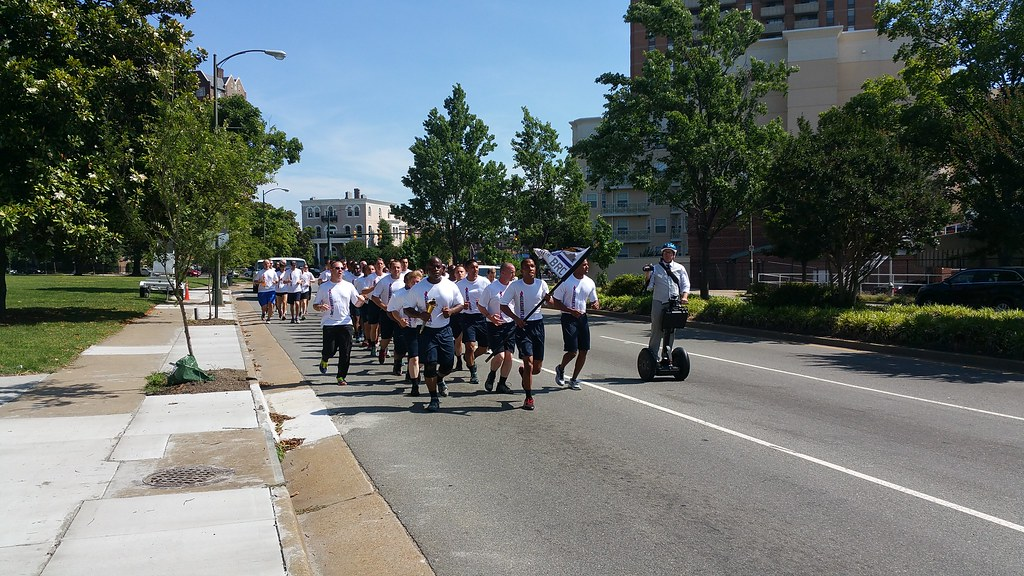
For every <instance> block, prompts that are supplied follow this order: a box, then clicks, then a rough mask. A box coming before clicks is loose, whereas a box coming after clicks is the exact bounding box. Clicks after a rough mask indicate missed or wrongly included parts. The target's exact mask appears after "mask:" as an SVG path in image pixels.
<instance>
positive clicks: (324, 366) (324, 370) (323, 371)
mask: <svg viewBox="0 0 1024 576" xmlns="http://www.w3.org/2000/svg"><path fill="white" fill-rule="evenodd" d="M320 373H321V374H327V360H321V361H320Z"/></svg>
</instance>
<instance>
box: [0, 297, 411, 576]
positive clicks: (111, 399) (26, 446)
mask: <svg viewBox="0 0 1024 576" xmlns="http://www.w3.org/2000/svg"><path fill="white" fill-rule="evenodd" d="M191 296H192V298H193V302H192V304H191V305H190V306H192V307H198V310H199V317H200V318H206V317H207V304H205V303H203V302H202V301H201V299H202V297H203V296H204V295H203V294H196V293H193V294H192V295H191ZM196 299H199V300H200V301H199V302H195V300H196ZM234 313H235V310H234V305H233V303H232V302H231V301H230V295H229V296H228V302H226V305H225V307H224V308H222V309H221V314H220V317H221V318H223V319H232V323H230V324H224V325H212V326H192V327H191V328H190V332H191V334H192V344H193V349H194V350H195V355H196V357H197V360H198V361H199V364H200V366H201V367H203V368H204V369H219V368H235V369H245V370H248V373H249V375H250V376H251V378H250V382H251V386H250V389H249V390H243V391H237V392H215V393H206V394H184V395H168V396H151V397H147V396H145V395H143V393H142V389H143V386H144V385H145V377H146V376H147V375H149V374H151V373H153V372H157V371H163V372H166V371H169V370H170V365H169V363H170V362H173V361H174V360H176V359H178V358H180V357H181V356H184V355H185V353H186V352H185V350H186V348H185V344H184V331H183V329H182V327H181V315H180V312H179V311H178V309H177V308H176V307H174V306H171V305H166V306H165V305H161V306H157V307H156V308H155V309H154V310H152V311H151V312H150V313H149V314H148V315H147V316H146V317H144V318H142V319H140V320H138V321H136V322H133V323H131V324H128V325H126V326H125V327H124V329H123V330H122V331H120V332H119V333H117V334H115V335H113V336H111V337H110V338H107V339H106V340H104V341H103V342H102V343H100V344H98V345H96V346H93V347H92V348H90V349H88V350H86V351H85V352H84V353H83V354H81V355H80V356H79V357H78V358H77V359H76V360H75V361H74V362H73V363H72V364H70V365H69V366H68V367H66V368H65V369H63V370H61V371H60V372H57V373H55V374H51V375H40V376H28V377H12V378H0V482H2V483H3V486H4V495H3V498H2V500H0V518H3V528H4V529H3V530H2V531H0V574H3V575H4V576H21V575H38V574H43V575H45V576H51V575H61V574H104V575H120V574H125V575H128V574H131V575H137V574H147V575H162V574H167V575H171V574H174V575H177V574H216V575H219V576H229V575H235V574H237V575H240V576H241V575H254V574H259V575H262V574H267V575H280V574H298V575H304V574H314V573H317V572H320V573H325V572H322V571H320V570H317V571H316V572H315V571H314V568H313V567H312V566H311V565H310V564H309V560H308V557H307V554H306V549H305V542H304V537H303V534H302V533H301V532H300V530H299V528H298V523H297V520H296V515H295V513H294V510H293V508H292V503H291V499H290V497H289V492H288V488H287V486H286V484H285V479H284V475H283V470H282V467H281V464H280V462H279V460H278V457H277V452H276V447H275V444H274V428H273V424H272V422H271V420H270V418H269V414H268V411H267V410H268V408H267V402H266V399H265V398H264V397H263V394H262V392H261V390H260V387H259V385H258V382H257V379H256V378H257V374H256V370H255V367H254V366H253V364H252V362H251V360H250V359H249V356H248V351H247V349H246V347H245V345H244V340H243V338H242V333H241V328H240V326H239V325H238V324H237V322H234V321H233V319H234V317H235V316H234ZM188 315H189V317H190V318H192V317H193V312H192V310H189V311H188ZM282 405H283V406H284V408H286V409H288V410H292V411H297V410H300V409H307V408H308V409H310V412H311V413H313V412H318V411H319V412H322V411H323V407H322V405H321V406H320V407H319V408H315V407H314V408H310V407H309V406H306V405H303V407H302V408H299V407H296V406H294V405H289V404H288V403H287V402H286V401H285V400H284V399H282ZM284 408H283V409H284ZM297 420H298V418H297ZM303 420H305V418H304V419H303ZM315 426H317V427H320V429H321V432H319V434H320V435H321V436H322V437H325V438H326V437H329V436H330V437H335V438H336V439H337V441H340V436H338V434H337V430H336V429H335V428H334V426H333V424H332V423H331V422H330V420H329V419H327V421H326V422H324V421H323V420H322V419H320V420H317V421H316V425H315ZM304 433H305V432H304ZM309 436H310V438H307V441H310V444H311V445H315V444H316V442H315V440H316V439H315V437H314V435H313V434H310V435H309ZM341 444H343V442H341ZM345 449H346V450H347V447H345ZM349 454H350V453H349ZM346 464H347V465H348V466H350V467H352V468H354V469H355V470H356V471H358V473H359V474H361V470H359V467H358V463H356V462H355V461H354V459H352V460H351V462H347V463H346ZM334 473H335V471H333V470H331V474H334ZM363 484H364V485H367V484H369V482H368V481H367V480H366V479H365V477H364V478H363ZM359 489H360V490H363V489H365V486H360V488H359ZM340 497H345V496H344V495H342V496H340ZM388 512H390V509H388ZM395 522H396V523H397V520H396V521H395ZM398 526H399V527H400V524H398ZM403 530H404V529H403ZM406 539H408V536H407V535H406ZM410 542H411V541H410ZM371 549H372V548H371ZM413 549H414V550H415V547H414V546H413ZM416 552H417V553H418V550H416ZM420 560H422V556H421V557H420ZM421 566H425V562H423V563H422V564H421ZM350 573H360V572H350ZM362 573H367V574H368V573H370V572H362ZM376 573H378V574H380V573H386V572H383V571H381V572H376ZM391 573H407V572H401V571H399V572H391ZM418 573H423V572H418Z"/></svg>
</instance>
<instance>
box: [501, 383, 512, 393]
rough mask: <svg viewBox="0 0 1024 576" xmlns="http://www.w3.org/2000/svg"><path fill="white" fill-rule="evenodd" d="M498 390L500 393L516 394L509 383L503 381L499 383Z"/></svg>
mask: <svg viewBox="0 0 1024 576" xmlns="http://www.w3.org/2000/svg"><path fill="white" fill-rule="evenodd" d="M497 392H498V394H515V392H513V391H512V389H511V388H509V387H508V384H503V383H501V382H499V383H498V389H497Z"/></svg>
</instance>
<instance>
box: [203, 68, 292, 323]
mask: <svg viewBox="0 0 1024 576" xmlns="http://www.w3.org/2000/svg"><path fill="white" fill-rule="evenodd" d="M250 52H262V53H264V54H266V55H267V56H273V57H274V58H276V59H278V60H284V59H285V57H286V56H287V54H285V53H284V51H283V50H242V51H240V52H235V53H234V54H232V55H230V56H228V57H227V58H225V59H223V60H221V61H220V62H219V63H218V62H217V54H216V53H214V55H213V78H210V87H211V88H212V89H213V131H214V132H216V131H217V130H218V129H219V128H220V126H219V124H220V116H219V109H218V105H217V100H218V98H219V94H220V87H219V86H217V68H218V64H224V63H225V62H227V61H228V60H231V59H232V58H234V57H235V56H238V55H240V54H248V53H250ZM218 248H220V247H219V246H218ZM214 272H215V273H216V277H215V278H214V279H213V281H212V282H211V284H213V317H214V318H217V317H219V316H218V313H219V312H220V306H221V304H223V303H224V295H223V294H221V292H220V250H219V249H218V250H217V266H216V270H214Z"/></svg>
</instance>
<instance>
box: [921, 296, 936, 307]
mask: <svg viewBox="0 0 1024 576" xmlns="http://www.w3.org/2000/svg"><path fill="white" fill-rule="evenodd" d="M932 304H935V300H932V299H931V298H927V297H926V298H919V299H918V300H917V305H918V306H931V305H932Z"/></svg>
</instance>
